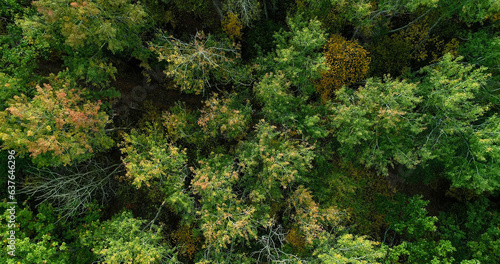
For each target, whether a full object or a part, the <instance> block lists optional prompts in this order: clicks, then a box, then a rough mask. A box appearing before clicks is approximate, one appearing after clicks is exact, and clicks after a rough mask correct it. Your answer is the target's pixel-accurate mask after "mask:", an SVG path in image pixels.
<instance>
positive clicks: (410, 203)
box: [385, 194, 456, 264]
mask: <svg viewBox="0 0 500 264" xmlns="http://www.w3.org/2000/svg"><path fill="white" fill-rule="evenodd" d="M395 198H396V199H395V201H394V202H393V203H389V204H386V206H387V207H386V208H385V212H387V215H386V218H387V222H388V223H389V224H390V226H389V229H388V230H390V229H392V230H394V232H396V233H397V234H399V235H401V236H402V237H401V240H402V242H401V243H400V244H398V245H394V246H393V247H392V248H390V249H388V256H387V259H388V260H390V261H393V262H394V261H398V259H399V260H400V259H407V263H436V264H437V263H454V258H453V257H452V253H453V252H454V251H456V248H455V247H453V245H452V243H451V242H450V241H449V240H445V239H440V238H439V237H438V236H437V232H436V231H437V227H436V222H437V221H438V218H437V217H435V216H427V210H426V209H425V206H427V204H428V203H429V202H428V201H424V200H422V196H418V195H416V196H413V197H409V198H406V197H405V196H404V195H401V194H399V195H396V197H395ZM395 208H398V209H396V210H395ZM386 233H387V232H386ZM391 246H392V245H391Z"/></svg>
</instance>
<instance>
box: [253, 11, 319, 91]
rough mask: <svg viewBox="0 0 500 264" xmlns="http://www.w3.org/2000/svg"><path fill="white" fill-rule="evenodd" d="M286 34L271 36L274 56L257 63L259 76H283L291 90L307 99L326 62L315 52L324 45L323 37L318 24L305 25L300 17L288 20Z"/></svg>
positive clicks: (283, 32)
mask: <svg viewBox="0 0 500 264" xmlns="http://www.w3.org/2000/svg"><path fill="white" fill-rule="evenodd" d="M287 24H288V27H289V31H284V30H280V31H279V32H277V33H276V34H275V35H274V38H275V41H276V53H270V54H268V56H267V57H264V58H263V59H260V60H259V59H258V60H257V62H256V63H257V65H256V67H257V70H258V71H259V72H260V73H261V74H266V73H269V72H274V73H275V74H277V73H279V72H282V73H283V74H284V76H285V77H286V78H287V79H288V80H290V83H291V85H292V86H294V87H295V88H296V89H298V90H299V91H300V93H301V94H302V95H306V96H310V95H312V94H313V93H314V92H315V91H316V89H315V87H314V85H313V83H312V81H313V80H317V79H319V78H321V74H320V71H321V70H325V69H326V66H325V58H324V56H323V55H322V54H321V53H319V52H318V51H319V50H320V49H321V48H322V47H323V45H324V44H325V42H326V33H325V31H324V29H322V28H321V23H320V22H319V21H318V20H314V19H311V20H309V21H307V20H306V19H305V18H303V16H301V15H297V16H295V17H288V18H287Z"/></svg>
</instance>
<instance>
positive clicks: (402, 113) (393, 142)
mask: <svg viewBox="0 0 500 264" xmlns="http://www.w3.org/2000/svg"><path fill="white" fill-rule="evenodd" d="M417 89H418V87H417V85H416V84H411V83H408V82H406V81H399V80H392V79H390V78H389V77H386V78H385V80H384V81H380V80H378V79H368V80H367V82H366V85H365V86H364V87H360V88H359V89H358V90H357V91H352V90H351V89H349V88H345V87H344V88H342V89H340V90H339V91H338V92H337V95H336V101H337V102H336V103H335V104H333V105H332V107H333V115H332V120H331V122H332V126H333V128H334V132H333V133H334V135H335V137H336V138H337V140H338V142H339V143H340V148H339V151H340V154H341V155H342V156H343V157H347V158H349V159H350V160H352V161H358V162H361V163H363V164H365V165H367V166H370V167H376V168H377V169H378V170H379V171H382V172H383V173H387V168H388V167H389V166H392V167H394V166H395V165H396V164H398V163H399V164H405V165H406V166H408V167H414V166H415V165H417V164H419V163H420V157H419V156H418V149H417V146H416V145H415V139H416V138H417V135H418V134H419V133H420V132H421V131H422V130H423V129H424V124H423V122H422V117H420V116H419V115H418V114H417V113H415V112H416V111H415V110H416V107H417V105H418V103H420V102H421V101H422V98H420V97H418V96H416V94H415V93H416V90H417Z"/></svg>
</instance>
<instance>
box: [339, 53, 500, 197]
mask: <svg viewBox="0 0 500 264" xmlns="http://www.w3.org/2000/svg"><path fill="white" fill-rule="evenodd" d="M460 60H461V58H460V57H459V58H456V59H453V58H452V56H451V55H449V54H448V55H445V56H444V57H443V58H442V60H441V61H440V62H439V63H438V64H437V65H435V66H429V67H425V68H423V69H422V70H421V71H420V73H421V74H423V77H421V78H420V79H418V81H419V82H418V83H414V84H411V83H406V82H400V81H390V80H389V79H388V80H386V82H385V84H384V83H376V82H373V81H371V80H369V81H368V82H367V84H366V86H365V87H362V88H360V89H359V90H358V91H355V92H353V91H350V90H347V89H341V90H340V91H339V92H338V93H337V100H338V101H339V103H337V104H335V105H333V107H332V110H333V115H332V118H333V119H332V121H333V127H334V131H335V132H334V133H335V135H336V137H337V140H338V141H339V143H340V148H339V151H340V153H342V154H344V155H346V157H349V158H350V159H351V160H354V159H357V160H359V161H360V162H362V163H364V164H366V165H368V166H373V167H376V168H377V169H378V170H379V171H380V172H382V173H384V174H387V172H388V170H387V167H388V166H392V167H394V166H396V165H397V164H402V165H405V166H406V167H408V168H411V169H413V168H415V166H416V165H419V164H420V165H421V166H420V168H425V166H426V165H429V164H434V165H435V164H440V165H439V166H442V167H444V169H445V170H444V175H446V177H448V178H449V179H450V180H451V182H452V184H453V185H454V186H456V187H466V188H470V189H474V190H477V191H478V192H484V191H492V190H495V189H497V188H498V184H499V179H498V177H497V175H498V170H499V166H498V159H497V157H498V155H499V154H498V153H499V152H498V135H497V134H495V133H494V132H493V131H495V129H498V122H497V120H498V117H497V116H496V115H494V114H492V113H488V110H489V106H488V105H485V104H484V103H483V102H482V101H481V100H477V97H478V94H479V92H480V90H481V89H484V88H488V86H485V84H486V81H487V79H488V77H489V75H488V74H486V73H484V70H485V69H484V68H478V69H476V68H474V67H473V66H471V65H464V64H462V63H460ZM374 84H375V85H374ZM379 100H380V101H379ZM485 116H486V117H485ZM434 173H435V172H434ZM431 175H433V176H431V177H435V175H436V174H431Z"/></svg>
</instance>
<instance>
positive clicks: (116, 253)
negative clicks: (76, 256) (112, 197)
mask: <svg viewBox="0 0 500 264" xmlns="http://www.w3.org/2000/svg"><path fill="white" fill-rule="evenodd" d="M144 223H145V220H140V219H136V218H134V217H133V216H132V214H131V213H130V212H122V213H119V214H117V215H115V216H114V217H113V219H111V220H108V221H106V222H103V223H101V224H98V223H93V228H92V229H91V231H92V232H88V231H87V232H86V233H84V234H82V235H81V237H80V240H81V241H82V244H83V245H87V246H90V247H92V251H93V252H94V254H96V255H98V256H99V260H101V261H104V263H136V262H141V263H161V262H162V259H163V258H165V257H166V256H167V253H171V251H172V250H171V249H169V248H167V247H165V246H164V245H162V244H161V239H162V238H161V235H160V228H158V227H156V226H152V228H150V229H146V230H144V229H143V227H142V226H143V224H144ZM174 258H175V256H174Z"/></svg>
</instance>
